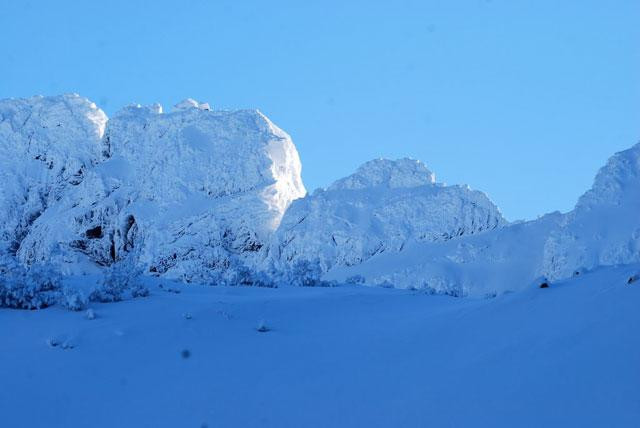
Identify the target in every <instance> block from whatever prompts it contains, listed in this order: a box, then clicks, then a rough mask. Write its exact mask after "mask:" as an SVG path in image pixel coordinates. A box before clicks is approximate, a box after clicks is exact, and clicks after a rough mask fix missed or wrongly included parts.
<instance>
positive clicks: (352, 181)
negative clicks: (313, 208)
mask: <svg viewBox="0 0 640 428" xmlns="http://www.w3.org/2000/svg"><path fill="white" fill-rule="evenodd" d="M435 181H436V178H435V174H434V173H433V172H431V171H430V170H429V169H428V168H427V167H426V166H425V165H424V164H423V163H422V162H420V161H418V160H415V159H409V158H403V159H397V160H390V159H374V160H370V161H369V162H366V163H364V164H362V165H361V166H360V167H359V168H358V169H357V170H356V172H355V173H354V174H352V175H350V176H348V177H345V178H343V179H340V180H338V181H336V182H335V183H333V184H332V185H331V186H330V187H329V190H338V189H364V188H368V187H377V186H387V187H389V188H397V187H417V186H424V185H428V184H434V183H435Z"/></svg>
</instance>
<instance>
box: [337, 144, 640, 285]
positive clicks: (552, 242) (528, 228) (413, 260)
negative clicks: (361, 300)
mask: <svg viewBox="0 0 640 428" xmlns="http://www.w3.org/2000/svg"><path fill="white" fill-rule="evenodd" d="M638 262H640V144H636V145H635V146H633V147H632V148H631V149H629V150H626V151H623V152H620V153H617V154H615V155H614V156H613V157H612V158H611V159H610V160H609V161H608V162H607V164H606V165H605V166H604V167H603V168H602V169H601V170H600V171H599V172H598V174H597V176H596V178H595V181H594V184H593V187H592V188H591V189H590V190H589V191H587V192H586V193H585V194H584V195H583V196H582V197H581V198H580V200H579V201H578V203H577V205H576V207H575V209H574V210H572V211H571V212H569V213H567V214H561V213H551V214H548V215H546V216H543V217H541V218H539V219H537V220H533V221H528V222H519V223H514V224H509V225H506V226H505V227H502V228H499V229H497V230H494V231H491V232H488V233H484V234H478V235H473V236H462V237H460V238H458V239H456V240H451V241H448V242H436V243H429V242H422V243H412V244H411V245H407V246H406V247H405V248H403V251H402V252H399V253H395V254H380V255H377V256H376V257H373V258H371V259H370V260H369V261H367V262H366V263H363V264H361V265H358V266H352V267H347V268H342V269H337V270H335V271H333V272H330V273H329V274H328V275H327V276H326V278H327V279H332V280H338V281H344V280H346V279H347V278H349V277H356V276H358V277H362V278H364V281H365V282H366V283H369V284H385V283H389V284H393V285H394V286H395V287H400V288H418V289H427V290H429V291H432V292H435V293H446V294H453V295H458V296H460V295H469V296H482V295H495V294H497V293H502V292H505V291H513V290H520V289H523V288H527V287H530V286H534V285H538V284H539V283H540V282H541V281H543V280H545V279H546V280H558V279H563V278H568V277H571V276H574V275H580V274H581V273H583V272H585V271H587V270H591V269H593V268H596V267H598V266H609V265H624V264H631V263H638Z"/></svg>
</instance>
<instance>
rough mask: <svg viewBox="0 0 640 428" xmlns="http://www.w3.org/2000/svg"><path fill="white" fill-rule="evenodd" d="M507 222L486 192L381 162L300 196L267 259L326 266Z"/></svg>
mask: <svg viewBox="0 0 640 428" xmlns="http://www.w3.org/2000/svg"><path fill="white" fill-rule="evenodd" d="M505 224H506V221H505V220H504V218H503V217H502V215H501V214H500V211H499V210H498V208H497V207H496V206H495V205H494V204H493V203H492V202H491V201H490V200H489V199H488V198H487V196H486V195H485V194H484V193H482V192H479V191H473V190H470V189H469V188H468V187H466V186H445V185H443V184H437V183H436V182H435V176H434V174H433V173H432V172H431V171H429V170H428V169H427V168H426V167H425V165H424V164H422V163H421V162H419V161H416V160H411V159H400V160H396V161H391V160H384V159H377V160H373V161H370V162H367V163H365V164H364V165H362V166H361V167H360V168H358V170H357V171H356V172H355V173H354V174H352V175H350V176H348V177H346V178H343V179H341V180H338V181H336V182H335V183H333V184H332V185H331V186H330V187H329V188H328V189H326V190H322V189H320V190H317V191H315V192H314V194H313V195H310V196H307V197H306V198H303V199H299V200H297V201H295V202H294V203H293V204H292V205H291V207H290V208H289V210H288V211H287V213H286V214H285V216H284V218H283V220H282V223H281V225H280V227H279V228H278V230H277V232H276V234H275V236H274V239H273V240H272V242H271V245H270V248H269V254H268V257H269V260H273V261H274V262H275V263H276V265H277V266H279V267H280V268H281V269H286V266H288V265H291V264H292V263H295V262H296V261H298V260H307V261H316V260H317V261H318V262H319V264H320V266H321V268H322V270H323V271H328V270H330V269H332V268H334V267H337V266H353V265H357V264H359V263H362V262H364V261H366V260H368V259H369V258H371V257H373V256H375V255H376V254H381V253H389V252H398V251H402V249H403V248H404V247H405V246H406V245H407V244H409V243H411V242H444V241H448V240H450V239H453V238H458V237H461V236H468V235H473V234H476V233H480V232H484V231H489V230H493V229H496V228H499V227H501V226H504V225H505Z"/></svg>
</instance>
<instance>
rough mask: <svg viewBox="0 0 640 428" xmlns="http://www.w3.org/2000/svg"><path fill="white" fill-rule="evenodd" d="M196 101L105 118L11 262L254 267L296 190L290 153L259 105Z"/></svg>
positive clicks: (179, 270)
mask: <svg viewBox="0 0 640 428" xmlns="http://www.w3.org/2000/svg"><path fill="white" fill-rule="evenodd" d="M193 107H194V108H189V107H184V108H180V109H177V110H176V111H175V112H172V113H167V114H163V113H161V112H162V109H161V108H160V107H159V106H157V105H156V106H151V107H140V106H131V107H127V108H125V109H124V110H123V111H121V112H120V113H118V114H117V115H116V116H115V117H114V118H112V119H110V120H109V122H108V124H107V129H106V131H105V133H104V137H103V139H102V141H101V142H100V145H99V147H100V153H101V156H102V159H103V160H102V162H101V163H99V164H98V165H96V166H95V167H94V168H93V169H91V170H90V171H88V172H87V173H86V174H85V177H84V180H83V182H82V183H80V184H79V185H78V186H76V187H74V188H72V189H70V190H69V191H68V192H66V193H64V194H63V195H61V199H60V201H59V202H58V203H57V204H56V205H55V206H54V207H52V208H51V209H49V210H47V211H46V212H45V213H44V214H43V215H42V216H41V217H40V218H38V220H37V221H36V222H35V223H34V224H33V227H32V230H31V232H30V233H29V235H28V236H27V237H26V238H25V240H24V243H23V245H22V247H21V249H20V251H19V253H18V255H19V257H20V259H21V260H22V261H23V262H27V263H32V262H37V261H44V260H51V261H53V262H54V263H57V264H58V265H59V266H63V267H67V270H70V271H72V272H73V271H78V270H79V271H82V272H84V271H87V270H91V269H95V266H107V265H110V264H112V263H113V262H115V261H117V260H121V259H122V258H124V257H126V256H127V255H128V254H130V253H135V255H136V257H138V258H139V261H140V264H142V265H143V266H144V267H145V268H146V269H147V271H148V272H150V273H155V274H163V275H166V276H169V277H178V278H182V279H184V280H196V279H199V280H203V279H206V276H207V275H208V274H209V273H210V272H211V271H214V272H215V271H217V272H222V271H224V270H226V269H227V268H229V267H230V266H231V265H232V264H234V263H238V264H242V263H247V264H251V263H253V260H254V259H255V258H256V257H257V253H258V252H259V250H260V249H261V248H262V247H263V245H264V243H265V241H266V240H267V239H268V238H269V237H270V235H271V233H272V232H273V230H274V229H275V228H276V227H277V226H278V224H279V222H280V219H281V218H282V215H283V214H284V211H285V210H286V208H287V207H288V205H289V203H290V202H291V201H292V200H293V199H295V198H299V197H302V196H304V194H305V189H304V186H303V184H302V181H301V178H300V172H301V166H300V160H299V157H298V153H297V151H296V149H295V146H294V145H293V143H292V142H291V139H290V138H289V136H288V135H287V134H286V133H284V132H283V131H282V130H280V129H279V128H277V127H276V126H275V125H273V124H272V123H271V122H270V121H269V120H268V119H267V118H266V117H265V116H264V115H262V114H261V113H260V112H258V111H255V110H253V111H250V110H244V111H236V112H220V111H210V110H208V109H205V108H199V107H196V106H193ZM87 262H88V263H87Z"/></svg>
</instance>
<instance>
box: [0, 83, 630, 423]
mask: <svg viewBox="0 0 640 428" xmlns="http://www.w3.org/2000/svg"><path fill="white" fill-rule="evenodd" d="M301 168H302V165H301V163H300V159H299V156H298V152H297V150H296V147H295V145H294V144H293V141H292V140H291V138H290V137H289V135H287V134H286V133H285V132H284V131H283V130H281V129H280V128H278V127H277V126H276V125H275V124H273V123H272V122H271V121H270V120H269V119H268V118H267V117H266V116H264V115H263V114H262V113H261V112H259V111H257V110H238V111H218V110H214V109H212V108H211V106H210V105H209V104H208V103H201V102H198V101H195V100H193V99H187V100H185V101H182V102H180V103H178V104H177V105H176V106H175V107H174V109H173V110H172V111H170V112H164V111H163V108H162V107H161V106H160V105H157V104H156V105H151V106H140V105H131V106H128V107H125V108H124V109H122V110H121V111H120V112H118V113H116V114H115V115H114V116H113V117H112V118H107V116H106V115H105V114H104V112H102V111H101V110H100V109H99V108H98V107H97V106H96V105H95V104H94V103H92V102H91V101H89V100H87V99H85V98H82V97H80V96H79V95H75V94H73V95H62V96H57V97H33V98H29V99H18V100H16V99H10V100H0V180H1V181H2V186H0V426H1V427H5V426H6V427H11V428H14V427H47V428H50V427H89V426H90V427H199V428H205V427H254V426H255V427H260V426H263V427H425V426H437V427H441V426H442V427H445V426H446V427H467V426H486V427H542V426H544V427H566V426H580V427H604V426H606V427H638V426H640V334H639V333H638V326H640V311H639V310H638V302H640V216H639V214H640V143H638V144H636V145H635V146H632V147H631V148H629V149H628V150H625V151H622V152H619V153H615V154H614V155H613V156H612V157H611V158H610V159H609V161H608V162H607V163H606V165H604V167H603V168H602V169H601V170H600V171H599V173H598V174H597V176H596V177H595V180H594V184H593V186H592V188H591V189H589V190H587V191H586V192H585V194H584V195H583V196H582V197H581V198H580V200H579V201H578V203H577V204H576V206H575V208H574V209H573V210H572V211H570V212H568V213H560V212H554V213H550V214H547V215H545V216H542V217H540V218H538V219H536V220H532V221H527V222H515V223H510V222H508V221H507V220H506V219H505V218H503V216H502V214H501V213H500V210H499V208H498V207H497V206H496V205H495V204H494V203H493V202H492V201H491V200H490V199H489V197H488V196H487V195H485V194H484V193H482V192H481V191H478V190H472V189H471V188H469V187H468V186H466V185H445V184H444V183H439V182H437V181H436V179H435V174H434V173H433V172H432V171H431V170H430V169H429V168H427V166H426V165H425V164H423V163H422V162H420V161H417V160H413V159H398V160H387V159H375V160H372V161H369V162H367V163H365V164H363V165H362V166H361V167H360V168H358V169H357V170H356V171H355V172H354V173H353V174H351V175H349V176H347V177H345V178H342V179H339V180H337V181H336V182H334V183H333V184H332V185H330V186H329V187H327V188H326V189H317V190H315V191H314V192H313V193H311V194H307V192H306V189H305V187H304V184H303V182H302V178H301ZM116 302H117V303H116ZM45 308H46V309H45ZM27 309H42V310H27Z"/></svg>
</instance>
